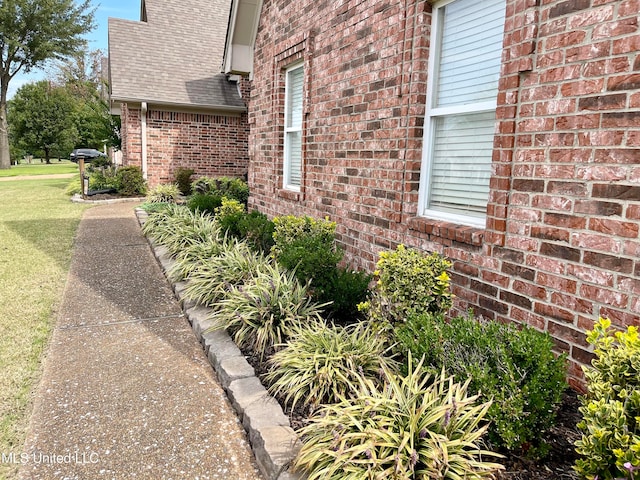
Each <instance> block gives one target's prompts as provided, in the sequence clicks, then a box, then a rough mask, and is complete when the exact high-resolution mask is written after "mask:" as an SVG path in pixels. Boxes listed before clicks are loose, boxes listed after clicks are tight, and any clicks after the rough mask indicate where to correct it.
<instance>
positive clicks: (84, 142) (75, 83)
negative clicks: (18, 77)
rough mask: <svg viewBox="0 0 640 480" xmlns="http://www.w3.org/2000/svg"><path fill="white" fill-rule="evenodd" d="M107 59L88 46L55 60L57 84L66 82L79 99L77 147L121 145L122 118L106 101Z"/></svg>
mask: <svg viewBox="0 0 640 480" xmlns="http://www.w3.org/2000/svg"><path fill="white" fill-rule="evenodd" d="M103 59H104V53H103V52H102V51H101V50H86V49H84V50H81V51H78V52H76V53H74V54H73V55H71V56H69V57H67V58H64V59H62V60H59V61H57V62H55V63H54V64H53V67H52V71H51V72H50V76H51V77H53V78H54V81H55V82H56V84H57V85H63V86H64V87H65V88H66V89H67V90H68V91H69V94H70V95H71V96H72V97H73V98H74V99H75V100H76V109H75V114H74V118H75V126H76V130H77V137H76V138H75V139H74V145H73V147H76V146H78V147H87V148H97V149H98V150H101V149H102V147H103V145H104V144H105V143H106V144H107V146H110V147H119V146H120V135H119V132H120V124H119V117H114V116H113V115H111V112H110V110H109V105H108V103H107V102H106V101H105V98H106V88H107V85H106V83H105V81H104V76H103V73H102V63H103V62H102V61H103ZM73 147H72V148H73ZM66 153H68V152H66Z"/></svg>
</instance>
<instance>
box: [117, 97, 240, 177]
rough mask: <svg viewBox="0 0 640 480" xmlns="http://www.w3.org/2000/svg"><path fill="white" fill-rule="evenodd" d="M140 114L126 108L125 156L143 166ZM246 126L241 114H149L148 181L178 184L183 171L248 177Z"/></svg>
mask: <svg viewBox="0 0 640 480" xmlns="http://www.w3.org/2000/svg"><path fill="white" fill-rule="evenodd" d="M140 118H141V111H140V109H139V108H138V109H135V108H127V107H126V106H123V109H122V134H123V145H122V151H123V157H124V159H125V160H124V161H125V164H126V165H138V166H141V164H142V161H141V158H142V142H141V127H140ZM248 134H249V132H248V124H247V116H246V114H243V115H211V114H202V113H185V112H172V111H166V110H157V109H149V110H148V111H147V174H148V175H147V176H148V183H149V185H150V186H155V185H158V184H161V183H171V182H173V181H175V171H176V169H178V168H179V167H183V168H192V169H193V170H194V171H195V172H196V173H195V174H196V175H199V176H232V177H244V176H245V175H246V173H247V167H248V151H247V144H248Z"/></svg>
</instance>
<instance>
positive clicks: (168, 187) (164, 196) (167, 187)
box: [147, 183, 180, 203]
mask: <svg viewBox="0 0 640 480" xmlns="http://www.w3.org/2000/svg"><path fill="white" fill-rule="evenodd" d="M179 195H180V190H178V187H177V186H176V185H174V184H171V183H168V184H162V185H157V186H155V187H153V188H152V189H151V190H150V191H149V192H148V193H147V202H149V203H176V200H177V199H178V196H179Z"/></svg>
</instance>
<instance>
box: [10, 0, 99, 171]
mask: <svg viewBox="0 0 640 480" xmlns="http://www.w3.org/2000/svg"><path fill="white" fill-rule="evenodd" d="M94 26H95V24H94V9H92V8H91V7H90V1H89V0H84V1H82V2H75V1H74V0H3V1H2V2H0V168H9V167H10V165H11V162H10V154H9V138H8V124H7V93H8V91H9V83H10V82H11V80H12V79H13V78H14V77H15V76H16V75H17V74H18V73H19V72H21V71H22V72H24V73H27V72H29V71H31V70H33V69H34V68H39V67H41V66H42V65H43V64H44V63H46V62H47V61H48V60H51V59H56V58H57V59H59V58H63V57H65V56H68V55H71V54H72V53H74V52H76V51H78V50H79V49H81V48H82V47H83V46H85V45H86V40H85V39H84V38H83V35H84V34H86V33H87V32H89V31H91V30H92V29H93V28H94Z"/></svg>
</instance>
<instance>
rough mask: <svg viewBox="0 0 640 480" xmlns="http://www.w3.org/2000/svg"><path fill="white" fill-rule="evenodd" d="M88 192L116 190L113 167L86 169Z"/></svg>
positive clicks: (116, 181) (115, 177) (115, 176)
mask: <svg viewBox="0 0 640 480" xmlns="http://www.w3.org/2000/svg"><path fill="white" fill-rule="evenodd" d="M87 173H88V174H89V190H109V189H112V188H113V189H116V190H117V189H118V178H117V175H116V169H115V168H114V167H106V168H93V169H91V170H89V169H87Z"/></svg>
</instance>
